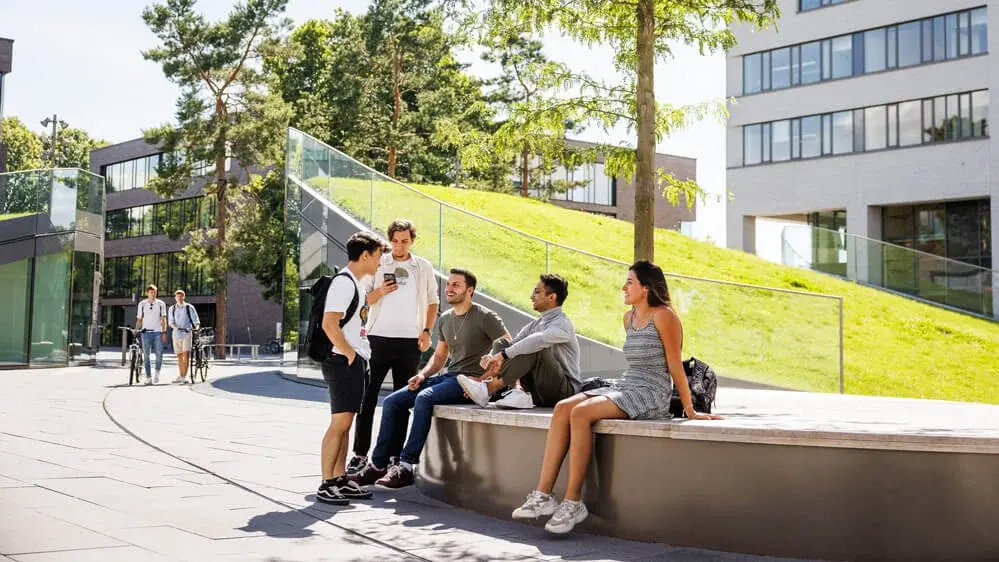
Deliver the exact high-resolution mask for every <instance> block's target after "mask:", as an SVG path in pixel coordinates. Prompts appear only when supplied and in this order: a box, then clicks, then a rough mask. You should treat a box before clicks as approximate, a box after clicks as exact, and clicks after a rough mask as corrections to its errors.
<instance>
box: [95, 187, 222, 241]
mask: <svg viewBox="0 0 999 562" xmlns="http://www.w3.org/2000/svg"><path fill="white" fill-rule="evenodd" d="M171 227H172V228H174V229H176V230H177V231H179V232H190V231H192V230H195V229H199V228H215V197H214V196H207V197H194V198H190V199H174V200H172V201H165V202H163V203H156V204H154V205H141V206H139V207H128V208H126V209H117V210H114V211H108V212H107V219H106V220H105V222H104V228H105V231H104V236H105V238H106V239H108V240H121V239H125V238H139V237H142V236H155V235H158V234H166V233H167V231H168V229H169V228H171Z"/></svg>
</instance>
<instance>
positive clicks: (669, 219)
mask: <svg viewBox="0 0 999 562" xmlns="http://www.w3.org/2000/svg"><path fill="white" fill-rule="evenodd" d="M566 145H567V146H568V147H570V149H571V148H573V147H575V148H578V149H584V150H585V149H588V148H592V147H593V146H595V145H594V144H593V143H588V142H585V141H579V140H572V139H567V140H566ZM538 164H539V161H538V159H537V158H535V161H534V162H532V163H531V166H532V167H535V166H537V165H538ZM656 168H657V169H660V170H662V171H664V172H666V173H669V174H672V175H673V177H675V178H676V179H678V180H693V179H696V178H697V160H696V159H695V158H687V157H683V156H673V155H672V154H661V153H657V154H656ZM544 180H546V181H549V182H551V181H555V180H565V181H577V182H583V184H582V185H579V186H577V187H573V188H572V189H570V190H569V191H567V192H565V193H557V194H554V195H553V196H552V197H551V199H550V202H551V203H553V204H555V205H558V206H560V207H565V208H567V209H575V210H577V211H586V212H588V213H595V214H598V215H607V216H610V217H614V218H617V219H621V220H625V221H629V222H633V221H634V220H635V182H634V179H632V180H628V179H627V178H616V177H612V176H608V175H607V174H606V173H605V172H604V158H603V156H598V157H597V158H596V161H595V162H593V163H589V164H582V165H580V166H578V167H576V168H573V169H567V168H566V167H565V166H562V165H560V164H556V166H555V169H554V170H553V171H552V173H551V174H549V175H547V176H545V178H544ZM513 183H514V186H515V187H516V188H517V189H520V183H521V177H520V175H519V174H516V175H514V176H513ZM530 193H531V195H532V196H534V197H537V196H539V191H538V190H531V192H530ZM655 218H656V220H655V223H656V227H657V228H667V229H670V230H677V231H679V230H681V227H682V226H683V225H684V224H685V223H693V222H694V221H695V220H696V219H697V205H696V202H695V204H694V205H692V206H691V207H690V208H689V209H688V208H687V202H686V198H685V197H683V195H681V196H680V202H679V204H678V205H676V206H674V205H672V204H670V202H669V201H668V200H667V199H666V197H665V196H663V195H662V194H660V195H659V197H658V198H657V199H656V208H655Z"/></svg>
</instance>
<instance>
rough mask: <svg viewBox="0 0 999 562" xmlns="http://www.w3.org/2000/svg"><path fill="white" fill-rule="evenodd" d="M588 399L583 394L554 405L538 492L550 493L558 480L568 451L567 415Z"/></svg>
mask: <svg viewBox="0 0 999 562" xmlns="http://www.w3.org/2000/svg"><path fill="white" fill-rule="evenodd" d="M587 398H589V397H588V396H586V395H585V394H582V393H580V394H576V395H573V396H570V397H568V398H566V399H565V400H561V401H559V403H558V404H555V411H554V412H553V413H552V423H551V425H550V426H549V427H548V438H547V439H546V440H545V456H544V460H542V461H541V477H540V478H539V479H538V491H539V492H544V493H546V494H550V493H552V488H554V487H555V480H557V479H558V473H559V470H561V469H562V461H563V460H564V459H565V453H566V451H567V450H569V415H570V413H571V412H572V409H573V407H574V406H575V405H576V404H579V403H581V402H583V401H584V400H586V399H587Z"/></svg>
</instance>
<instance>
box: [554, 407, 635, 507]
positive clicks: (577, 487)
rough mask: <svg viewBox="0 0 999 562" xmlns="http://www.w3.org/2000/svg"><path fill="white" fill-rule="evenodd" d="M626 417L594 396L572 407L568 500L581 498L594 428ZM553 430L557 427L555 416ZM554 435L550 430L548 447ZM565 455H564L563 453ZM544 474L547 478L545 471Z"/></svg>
mask: <svg viewBox="0 0 999 562" xmlns="http://www.w3.org/2000/svg"><path fill="white" fill-rule="evenodd" d="M627 417H628V414H626V413H624V410H622V409H621V408H619V407H618V406H617V404H615V403H614V402H612V401H611V399H610V398H607V397H606V396H594V397H592V398H588V399H586V400H584V401H582V402H576V403H575V404H574V405H573V407H572V411H571V412H570V413H569V485H568V487H566V490H565V499H566V500H569V501H579V498H580V497H581V496H582V492H583V481H584V480H586V469H587V468H589V465H590V457H591V455H592V452H593V432H592V428H593V424H594V423H595V422H597V421H598V420H607V419H623V418H627ZM552 427H553V428H554V427H555V421H554V416H553V419H552ZM551 435H552V433H551V430H549V433H548V439H549V443H550V440H551ZM562 454H565V453H564V449H563V453H562ZM545 461H546V462H547V461H548V448H547V447H546V448H545ZM542 474H544V472H543V471H542ZM556 474H557V472H556ZM553 482H554V480H553ZM539 489H540V488H539ZM541 491H544V490H541Z"/></svg>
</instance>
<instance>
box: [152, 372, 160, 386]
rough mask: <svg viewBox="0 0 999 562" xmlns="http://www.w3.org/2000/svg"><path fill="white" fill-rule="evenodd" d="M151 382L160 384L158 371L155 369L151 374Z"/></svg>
mask: <svg viewBox="0 0 999 562" xmlns="http://www.w3.org/2000/svg"><path fill="white" fill-rule="evenodd" d="M153 384H160V372H159V371H156V373H155V374H154V375H153Z"/></svg>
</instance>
